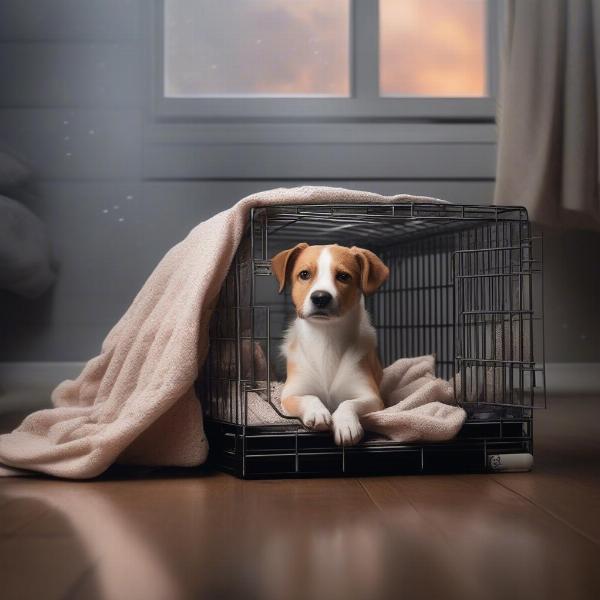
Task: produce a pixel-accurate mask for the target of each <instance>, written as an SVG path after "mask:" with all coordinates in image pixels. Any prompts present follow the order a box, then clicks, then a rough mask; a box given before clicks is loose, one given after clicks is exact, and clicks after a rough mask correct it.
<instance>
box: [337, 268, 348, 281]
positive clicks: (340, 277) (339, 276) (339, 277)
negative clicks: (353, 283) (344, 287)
mask: <svg viewBox="0 0 600 600" xmlns="http://www.w3.org/2000/svg"><path fill="white" fill-rule="evenodd" d="M335 278H336V279H337V280H338V281H343V282H348V281H350V280H351V279H352V276H351V275H350V273H344V272H343V271H340V272H339V273H338V274H337V275H336V276H335Z"/></svg>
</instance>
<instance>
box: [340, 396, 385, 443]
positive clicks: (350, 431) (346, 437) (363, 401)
mask: <svg viewBox="0 0 600 600" xmlns="http://www.w3.org/2000/svg"><path fill="white" fill-rule="evenodd" d="M381 408H383V402H382V401H381V398H380V397H379V396H376V395H374V394H371V395H366V396H361V397H359V398H353V399H352V400H344V402H342V403H341V404H340V405H339V406H338V407H337V409H336V411H335V412H334V413H333V416H332V419H333V438H334V440H335V443H336V444H337V445H338V446H354V445H355V444H358V442H360V440H361V439H362V437H363V435H364V430H363V428H362V425H361V424H360V421H359V417H360V416H361V415H366V414H367V413H370V412H373V411H375V410H379V409H381Z"/></svg>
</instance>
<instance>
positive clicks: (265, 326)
mask: <svg viewBox="0 0 600 600" xmlns="http://www.w3.org/2000/svg"><path fill="white" fill-rule="evenodd" d="M301 241H304V242H308V243H309V244H330V243H338V244H342V245H346V246H352V245H354V246H361V247H364V248H368V249H370V250H372V251H373V252H375V253H376V254H377V255H378V256H379V257H380V258H382V260H383V261H384V262H385V263H386V264H387V266H388V267H389V269H390V277H389V279H388V281H387V282H386V283H385V284H384V286H383V287H382V288H381V289H380V290H379V291H378V292H377V293H376V294H375V295H374V296H371V297H369V298H367V309H368V311H369V313H370V315H371V318H372V322H373V325H374V326H375V328H376V330H377V335H378V346H379V353H380V357H381V362H382V364H383V365H384V366H385V365H388V364H390V363H392V362H393V361H394V360H395V359H397V358H400V357H411V356H420V355H424V354H430V353H433V354H435V355H436V368H437V375H438V376H440V377H443V378H445V379H450V378H453V377H455V376H459V377H460V381H461V385H460V388H459V389H458V388H457V390H456V393H457V401H458V402H459V403H460V404H461V405H463V407H464V408H465V409H466V411H467V414H468V418H467V421H466V422H465V424H464V426H463V428H462V430H461V431H460V433H459V434H458V436H457V437H456V438H455V439H454V440H452V441H449V442H442V443H415V444H406V443H398V442H393V441H390V440H388V439H383V438H381V437H377V436H374V435H372V434H369V433H368V432H367V433H366V436H365V438H364V440H363V441H362V442H361V443H360V444H358V445H356V446H352V447H338V446H336V445H335V444H334V442H333V436H332V435H331V433H329V432H314V431H309V430H307V429H305V428H304V426H303V425H302V423H301V422H300V421H299V420H298V419H295V418H292V417H289V416H286V415H284V414H283V413H282V412H281V410H280V409H279V408H278V406H277V405H276V404H275V402H273V390H274V386H275V385H276V383H275V382H277V381H283V380H285V362H284V360H283V358H282V357H281V355H280V345H281V342H282V339H283V335H284V332H285V329H286V327H287V325H288V323H289V322H290V320H291V319H292V318H293V313H294V311H293V305H292V303H291V299H290V297H289V295H288V294H287V292H286V293H285V294H283V295H278V294H277V285H276V282H275V278H274V277H273V276H272V274H271V266H270V258H271V257H272V256H274V255H275V254H276V253H277V252H279V251H281V250H283V249H285V248H289V247H291V246H293V245H295V244H297V243H298V242H301ZM541 242H542V240H541V238H540V237H536V236H533V235H532V231H531V225H530V223H529V221H528V217H527V212H526V210H525V209H523V208H518V207H501V206H493V207H492V206H468V205H456V204H438V203H419V202H407V203H399V204H394V205H391V204H368V205H355V204H350V205H349V204H336V205H286V206H277V207H268V208H255V209H253V210H252V211H251V215H250V220H249V224H248V227H247V230H246V233H245V235H244V236H243V240H242V243H241V244H240V247H239V249H238V252H237V254H236V257H235V259H234V262H233V264H232V266H231V269H230V271H229V274H228V276H227V279H226V281H225V284H224V286H223V289H222V291H221V295H220V298H219V301H218V305H217V308H216V310H215V312H214V315H213V317H212V320H211V324H210V348H209V355H208V358H207V360H206V362H205V365H204V369H203V372H202V374H201V376H200V378H199V382H198V386H199V395H200V398H202V402H203V407H204V412H205V427H206V432H207V436H208V438H209V444H210V453H209V461H210V463H212V464H213V465H215V466H216V467H218V468H219V469H221V470H225V471H227V472H230V473H233V474H235V475H237V476H239V477H244V478H257V477H273V478H274V477H298V476H317V475H328V476H332V475H344V474H346V475H351V474H352V475H358V474H361V475H369V474H382V473H420V472H443V471H451V472H459V471H463V472H464V471H467V472H484V471H488V470H497V469H502V468H505V467H506V465H508V467H510V466H511V465H514V464H518V461H517V462H516V463H515V462H514V461H515V459H523V458H525V459H527V458H528V457H530V456H531V455H532V452H533V443H532V442H533V440H532V434H533V410H534V409H535V408H537V407H540V406H545V403H546V392H545V375H544V357H543V304H542V294H541V286H542V262H541V251H542V248H541ZM511 459H513V460H512V462H511Z"/></svg>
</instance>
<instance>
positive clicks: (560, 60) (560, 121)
mask: <svg viewBox="0 0 600 600" xmlns="http://www.w3.org/2000/svg"><path fill="white" fill-rule="evenodd" d="M505 33H506V37H505V43H504V51H503V64H502V75H501V82H500V89H501V92H500V100H499V107H498V125H499V136H498V165H497V180H496V192H495V203H496V204H509V205H524V206H526V207H527V209H528V210H529V214H530V216H531V217H532V218H533V220H535V221H537V222H540V223H543V224H546V225H550V226H561V225H565V226H574V227H583V228H587V229H600V200H599V196H598V187H599V171H600V169H599V163H598V160H599V154H598V145H599V117H598V112H599V101H600V92H599V85H600V39H599V37H598V36H599V34H600V0H508V1H507V13H506V32H505Z"/></svg>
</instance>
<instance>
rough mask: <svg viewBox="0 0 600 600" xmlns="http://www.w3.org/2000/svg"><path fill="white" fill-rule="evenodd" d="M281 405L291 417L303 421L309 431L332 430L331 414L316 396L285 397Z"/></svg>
mask: <svg viewBox="0 0 600 600" xmlns="http://www.w3.org/2000/svg"><path fill="white" fill-rule="evenodd" d="M281 405H282V406H283V408H284V409H285V411H286V412H287V413H288V414H289V415H291V416H292V417H298V418H299V419H301V420H302V423H304V425H305V427H308V428H309V429H314V430H315V431H327V430H328V429H331V413H330V412H329V411H328V410H327V408H326V407H325V406H324V404H323V403H322V402H321V400H319V398H317V397H316V396H312V395H307V396H298V395H290V396H283V398H282V399H281Z"/></svg>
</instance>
